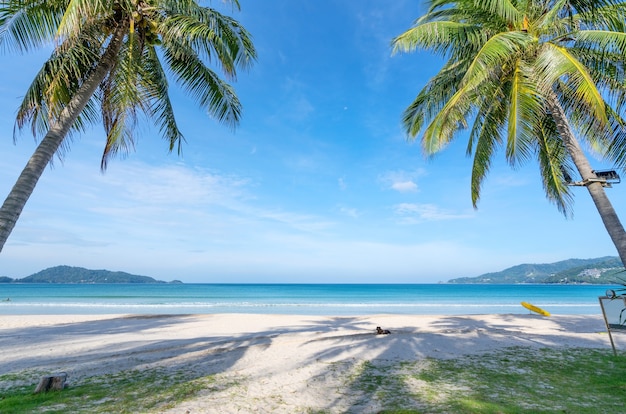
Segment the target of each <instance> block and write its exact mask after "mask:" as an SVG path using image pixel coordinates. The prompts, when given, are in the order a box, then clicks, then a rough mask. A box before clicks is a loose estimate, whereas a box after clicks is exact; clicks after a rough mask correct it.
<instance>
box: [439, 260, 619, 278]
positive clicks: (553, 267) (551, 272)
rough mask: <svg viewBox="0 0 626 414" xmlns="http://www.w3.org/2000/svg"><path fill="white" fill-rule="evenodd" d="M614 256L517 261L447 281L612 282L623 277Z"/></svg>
mask: <svg viewBox="0 0 626 414" xmlns="http://www.w3.org/2000/svg"><path fill="white" fill-rule="evenodd" d="M622 272H624V266H623V264H622V262H621V261H620V259H619V258H618V257H613V256H606V257H599V258H595V259H568V260H563V261H560V262H555V263H543V264H521V265H517V266H513V267H510V268H508V269H505V270H502V271H500V272H493V273H485V274H483V275H480V276H476V277H462V278H457V279H452V280H450V281H449V282H448V283H502V284H506V283H511V284H515V283H590V284H614V283H616V282H619V280H620V279H626V273H622Z"/></svg>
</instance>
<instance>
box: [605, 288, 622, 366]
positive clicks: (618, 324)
mask: <svg viewBox="0 0 626 414" xmlns="http://www.w3.org/2000/svg"><path fill="white" fill-rule="evenodd" d="M598 299H599V300H600V307H601V308H602V314H603V316H604V322H605V323H606V329H607V331H608V333H609V339H610V340H611V346H612V347H613V353H615V354H616V355H617V352H616V351H615V344H614V342H613V335H612V332H613V331H621V332H626V297H625V296H613V297H609V296H600V297H599V298H598Z"/></svg>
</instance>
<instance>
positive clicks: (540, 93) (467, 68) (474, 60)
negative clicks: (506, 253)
mask: <svg viewBox="0 0 626 414" xmlns="http://www.w3.org/2000/svg"><path fill="white" fill-rule="evenodd" d="M625 18H626V2H624V1H616V0H431V1H430V2H429V9H428V12H427V13H426V14H425V15H424V16H423V17H421V18H419V19H418V20H417V21H416V23H415V24H414V26H413V27H411V28H410V29H409V30H407V31H406V32H404V33H402V34H401V35H400V36H398V37H397V38H395V39H394V40H393V43H392V45H393V50H394V52H395V53H397V52H410V51H414V50H416V49H421V50H428V51H432V52H435V53H438V54H441V55H443V56H444V58H445V59H446V61H445V63H444V65H443V67H442V69H441V70H440V72H439V73H438V74H436V75H435V76H434V77H433V78H432V79H430V80H429V82H428V83H427V84H426V86H425V87H424V88H423V89H422V90H421V91H420V93H419V94H418V95H417V97H416V98H415V100H414V101H413V102H412V103H411V104H410V106H409V107H408V108H407V109H406V110H405V112H404V117H403V123H404V127H405V128H406V131H407V132H408V134H409V137H411V138H415V137H416V136H417V135H418V134H420V135H421V143H422V147H423V150H424V152H425V153H426V154H427V155H432V154H435V153H436V152H438V151H440V150H442V149H444V148H445V147H446V145H447V144H448V143H449V142H450V141H451V140H452V139H453V138H454V137H455V136H458V135H459V133H460V131H462V130H464V129H469V131H468V132H467V133H466V136H468V137H469V142H468V146H467V154H468V155H469V156H473V166H472V177H471V194H472V203H473V205H474V207H476V206H477V202H478V200H479V197H480V190H481V185H482V182H483V179H484V177H485V176H486V174H487V173H488V171H489V168H490V165H491V161H492V159H493V156H494V154H495V153H496V152H497V151H498V150H503V151H504V154H505V156H506V160H507V161H508V162H509V163H510V164H511V165H517V164H519V163H522V162H525V161H528V160H531V159H536V160H537V162H538V165H539V168H540V172H541V177H542V181H543V187H544V189H545V192H546V196H547V198H548V199H549V200H550V201H552V202H553V203H555V204H556V206H557V207H558V208H559V210H560V211H561V212H563V213H564V214H565V215H566V216H569V215H570V214H571V208H572V202H573V197H572V193H571V186H570V185H568V184H571V183H568V181H569V180H567V177H569V176H572V175H573V171H574V168H575V169H576V170H577V171H578V173H579V174H580V176H581V181H579V182H577V183H578V184H580V185H584V186H585V187H586V188H587V190H588V191H589V194H590V195H591V197H592V199H593V201H594V203H595V205H596V207H597V209H598V212H599V213H600V216H601V217H602V221H603V222H604V225H605V227H606V229H607V230H608V233H609V235H610V237H611V239H612V241H613V243H614V244H615V246H616V248H617V251H618V253H619V255H620V258H621V260H622V262H623V263H626V232H624V228H623V226H622V224H621V223H620V221H619V218H618V216H617V214H616V213H615V210H614V209H613V207H612V206H611V203H610V201H609V199H608V198H607V196H606V194H605V191H604V186H605V185H606V182H603V179H602V178H599V177H598V176H597V175H596V173H595V172H594V170H593V168H592V167H591V166H590V164H589V161H588V160H587V157H586V155H585V153H584V152H583V150H582V148H581V143H583V144H584V145H585V147H586V149H588V150H589V151H592V152H594V153H595V154H597V155H599V156H601V157H604V158H605V159H607V160H612V161H615V162H617V163H618V165H621V166H623V165H624V164H625V163H624V160H625V159H626V157H625V156H624V153H625V151H624V148H625V145H624V142H626V139H624V138H623V136H624V132H623V131H624V130H625V129H624V125H625V124H626V122H625V121H624V119H623V116H624V104H625V103H626V82H625V81H626V76H625V66H624V58H625V56H626V30H625V27H626V23H625V22H626V19H625ZM620 137H622V139H619V138H620Z"/></svg>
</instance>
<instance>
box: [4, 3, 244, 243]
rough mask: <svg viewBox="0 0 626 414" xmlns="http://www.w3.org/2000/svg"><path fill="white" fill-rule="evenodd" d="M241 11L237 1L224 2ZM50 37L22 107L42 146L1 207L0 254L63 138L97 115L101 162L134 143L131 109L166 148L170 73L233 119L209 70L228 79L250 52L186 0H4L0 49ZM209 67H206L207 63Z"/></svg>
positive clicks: (231, 27)
mask: <svg viewBox="0 0 626 414" xmlns="http://www.w3.org/2000/svg"><path fill="white" fill-rule="evenodd" d="M229 3H230V4H231V5H232V7H233V8H237V9H238V8H239V2H238V0H230V1H229ZM52 41H54V45H55V48H54V51H53V52H52V55H51V56H50V58H49V59H48V60H47V61H46V62H45V64H44V65H43V67H42V68H41V70H40V71H39V73H38V74H37V75H36V77H35V79H34V81H33V83H32V84H31V85H30V87H29V88H28V90H27V92H26V95H25V97H24V99H23V101H22V103H21V105H20V107H19V110H18V114H17V121H16V125H17V127H18V129H22V128H24V127H25V126H27V125H30V127H31V130H32V132H33V134H34V135H35V136H36V137H37V136H42V135H43V139H42V140H41V142H40V144H39V146H38V147H37V149H36V150H35V152H34V153H33V155H32V157H31V158H30V160H29V161H28V163H27V165H26V167H25V168H24V170H23V171H22V173H21V174H20V176H19V178H18V179H17V182H16V183H15V186H14V187H13V189H12V190H11V192H10V193H9V195H8V197H7V198H6V200H5V202H4V204H3V205H2V207H1V208H0V251H2V248H3V247H4V244H5V242H6V240H7V238H8V237H9V234H10V233H11V231H12V230H13V228H14V226H15V223H16V222H17V220H18V218H19V216H20V214H21V212H22V210H23V208H24V205H25V204H26V202H27V201H28V198H29V197H30V195H31V194H32V192H33V190H34V188H35V185H36V184H37V181H38V180H39V178H40V177H41V174H42V173H43V171H44V169H45V168H46V166H47V165H48V164H49V163H50V162H51V161H52V159H53V157H54V155H55V154H58V155H60V154H61V152H62V150H64V149H66V148H67V137H68V136H70V135H71V134H72V133H76V132H81V131H82V130H83V129H84V127H85V126H86V125H88V124H92V123H95V122H99V121H101V122H102V123H103V125H104V129H105V132H106V142H105V145H104V151H103V155H102V162H101V168H102V169H105V168H106V165H107V161H108V160H109V159H110V157H112V156H114V155H116V154H118V153H120V152H126V151H129V150H130V149H132V148H133V142H134V139H135V134H136V130H137V129H136V128H135V126H136V124H137V122H138V117H137V116H138V114H140V113H142V114H143V115H145V116H146V118H148V119H149V120H151V121H152V122H154V123H155V124H156V125H157V126H158V127H159V129H160V131H161V134H162V135H163V137H164V138H165V139H166V140H167V142H168V145H169V149H170V151H173V150H174V149H175V148H176V149H177V150H178V151H179V152H180V149H181V144H182V143H183V141H184V139H183V135H182V133H181V131H180V130H179V128H178V125H177V124H176V120H175V118H174V112H173V108H172V105H171V102H170V99H169V96H168V87H169V85H168V76H166V70H167V73H168V75H169V76H171V78H172V79H173V80H174V81H176V82H177V83H178V84H179V85H180V86H181V87H182V88H184V89H185V90H186V91H187V93H188V94H189V95H190V96H191V97H192V98H193V99H194V100H195V101H196V102H197V104H198V105H200V106H201V107H204V108H206V109H207V111H208V112H209V114H210V115H212V116H213V117H215V118H216V119H217V120H218V121H220V122H222V123H225V124H227V125H229V126H231V127H234V126H236V125H237V124H238V122H239V119H240V115H241V104H240V102H239V100H238V98H237V96H236V94H235V92H234V90H233V88H232V87H231V86H230V85H229V84H228V83H227V82H226V81H225V80H223V79H222V78H220V77H219V76H218V74H217V73H216V72H215V70H213V69H212V68H211V67H212V66H215V67H216V68H217V69H219V70H220V71H221V72H222V73H223V74H224V75H225V77H226V78H227V80H235V78H236V74H237V69H240V68H243V69H246V68H248V67H250V66H251V64H252V63H253V61H254V60H255V58H256V51H255V49H254V46H253V44H252V41H251V37H250V35H249V34H248V32H247V31H246V30H245V29H244V28H243V27H242V26H241V25H240V24H239V23H238V22H237V21H236V20H234V19H232V18H231V17H228V16H225V15H223V14H221V13H219V12H218V11H217V10H215V9H212V8H208V7H203V6H200V5H199V4H198V2H197V1H191V0H108V1H107V0H99V1H86V0H71V1H70V0H48V1H43V0H10V1H3V2H1V3H0V46H2V47H12V48H13V49H15V50H17V51H30V50H31V49H33V48H36V47H40V46H43V45H47V44H50V42H52ZM210 65H212V66H210Z"/></svg>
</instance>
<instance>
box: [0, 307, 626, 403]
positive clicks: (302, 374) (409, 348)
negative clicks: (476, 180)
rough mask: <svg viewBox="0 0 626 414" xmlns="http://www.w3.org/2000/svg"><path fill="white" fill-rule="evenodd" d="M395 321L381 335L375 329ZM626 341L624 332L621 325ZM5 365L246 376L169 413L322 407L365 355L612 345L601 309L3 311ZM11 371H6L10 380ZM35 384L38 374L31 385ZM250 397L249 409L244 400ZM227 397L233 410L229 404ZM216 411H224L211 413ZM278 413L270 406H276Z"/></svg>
mask: <svg viewBox="0 0 626 414" xmlns="http://www.w3.org/2000/svg"><path fill="white" fill-rule="evenodd" d="M377 326H380V327H382V328H383V329H388V330H390V332H391V334H389V335H376V333H375V330H376V327H377ZM614 340H616V346H617V347H618V349H623V348H624V347H625V346H626V338H620V335H614ZM0 347H2V349H3V352H2V353H1V354H0V366H2V367H3V370H2V371H3V373H2V374H3V375H4V374H9V375H10V376H13V377H19V376H20V375H23V373H31V378H24V381H33V379H34V380H35V382H36V381H37V380H38V377H39V375H41V374H42V373H52V372H66V373H67V374H68V384H70V385H71V384H80V383H81V381H84V380H85V379H87V378H89V377H93V376H101V375H114V374H117V373H119V372H124V371H134V370H138V371H142V370H150V369H159V370H164V371H165V372H171V373H178V372H189V373H190V375H192V376H193V377H195V378H198V377H202V376H209V375H218V376H220V378H222V379H223V380H225V381H238V382H239V383H241V384H243V385H241V386H242V387H243V388H242V389H245V394H246V396H247V397H246V398H245V399H244V400H245V401H231V400H232V398H231V397H229V392H232V391H223V392H213V393H211V394H210V395H208V394H207V395H200V396H197V397H195V398H194V399H192V400H190V401H185V402H184V403H182V404H181V405H180V406H178V407H176V409H173V410H172V411H171V412H172V413H174V412H185V410H189V412H213V411H204V410H203V409H201V408H200V407H206V406H207V404H212V403H213V402H215V401H219V402H220V404H221V405H220V407H221V408H220V410H222V411H221V412H235V411H236V409H235V408H236V407H235V406H234V405H232V404H236V405H237V404H238V405H237V407H239V408H237V409H242V410H243V411H246V409H245V407H246V404H252V405H249V408H250V409H253V408H254V404H256V403H258V401H261V400H262V401H264V400H265V399H266V398H268V396H273V397H272V398H278V397H276V396H279V397H280V399H281V400H282V401H286V403H285V404H283V405H280V406H279V408H280V409H282V410H284V411H280V412H289V409H290V407H291V408H293V407H303V406H306V407H313V408H315V407H316V404H319V403H320V401H323V400H324V398H326V397H325V396H327V395H334V397H333V398H335V399H337V398H340V396H338V395H335V394H336V393H337V392H338V391H337V390H338V387H339V384H338V381H340V379H339V377H340V375H339V372H337V371H345V370H349V369H352V368H351V367H355V366H357V365H359V364H362V363H365V362H367V363H370V362H373V363H377V364H395V363H402V362H415V361H424V360H427V359H429V358H435V359H454V358H460V357H463V356H467V355H480V354H485V353H489V352H493V351H497V350H500V349H504V348H512V347H525V348H532V349H539V348H597V349H603V350H608V351H610V350H611V345H610V342H609V337H608V335H607V334H606V326H605V324H604V320H603V318H602V316H601V315H554V316H551V317H549V318H546V317H542V316H538V315H530V314H526V315H520V314H485V315H396V314H379V315H363V316H335V317H330V316H311V315H276V314H240V313H237V314H206V315H205V314H203V315H5V316H0ZM7 385H10V384H8V383H7V381H0V387H1V388H6V387H7ZM35 385H36V384H35ZM242 404H243V408H241V407H242ZM229 407H230V408H229ZM215 412H219V411H215ZM268 412H272V411H268Z"/></svg>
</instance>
